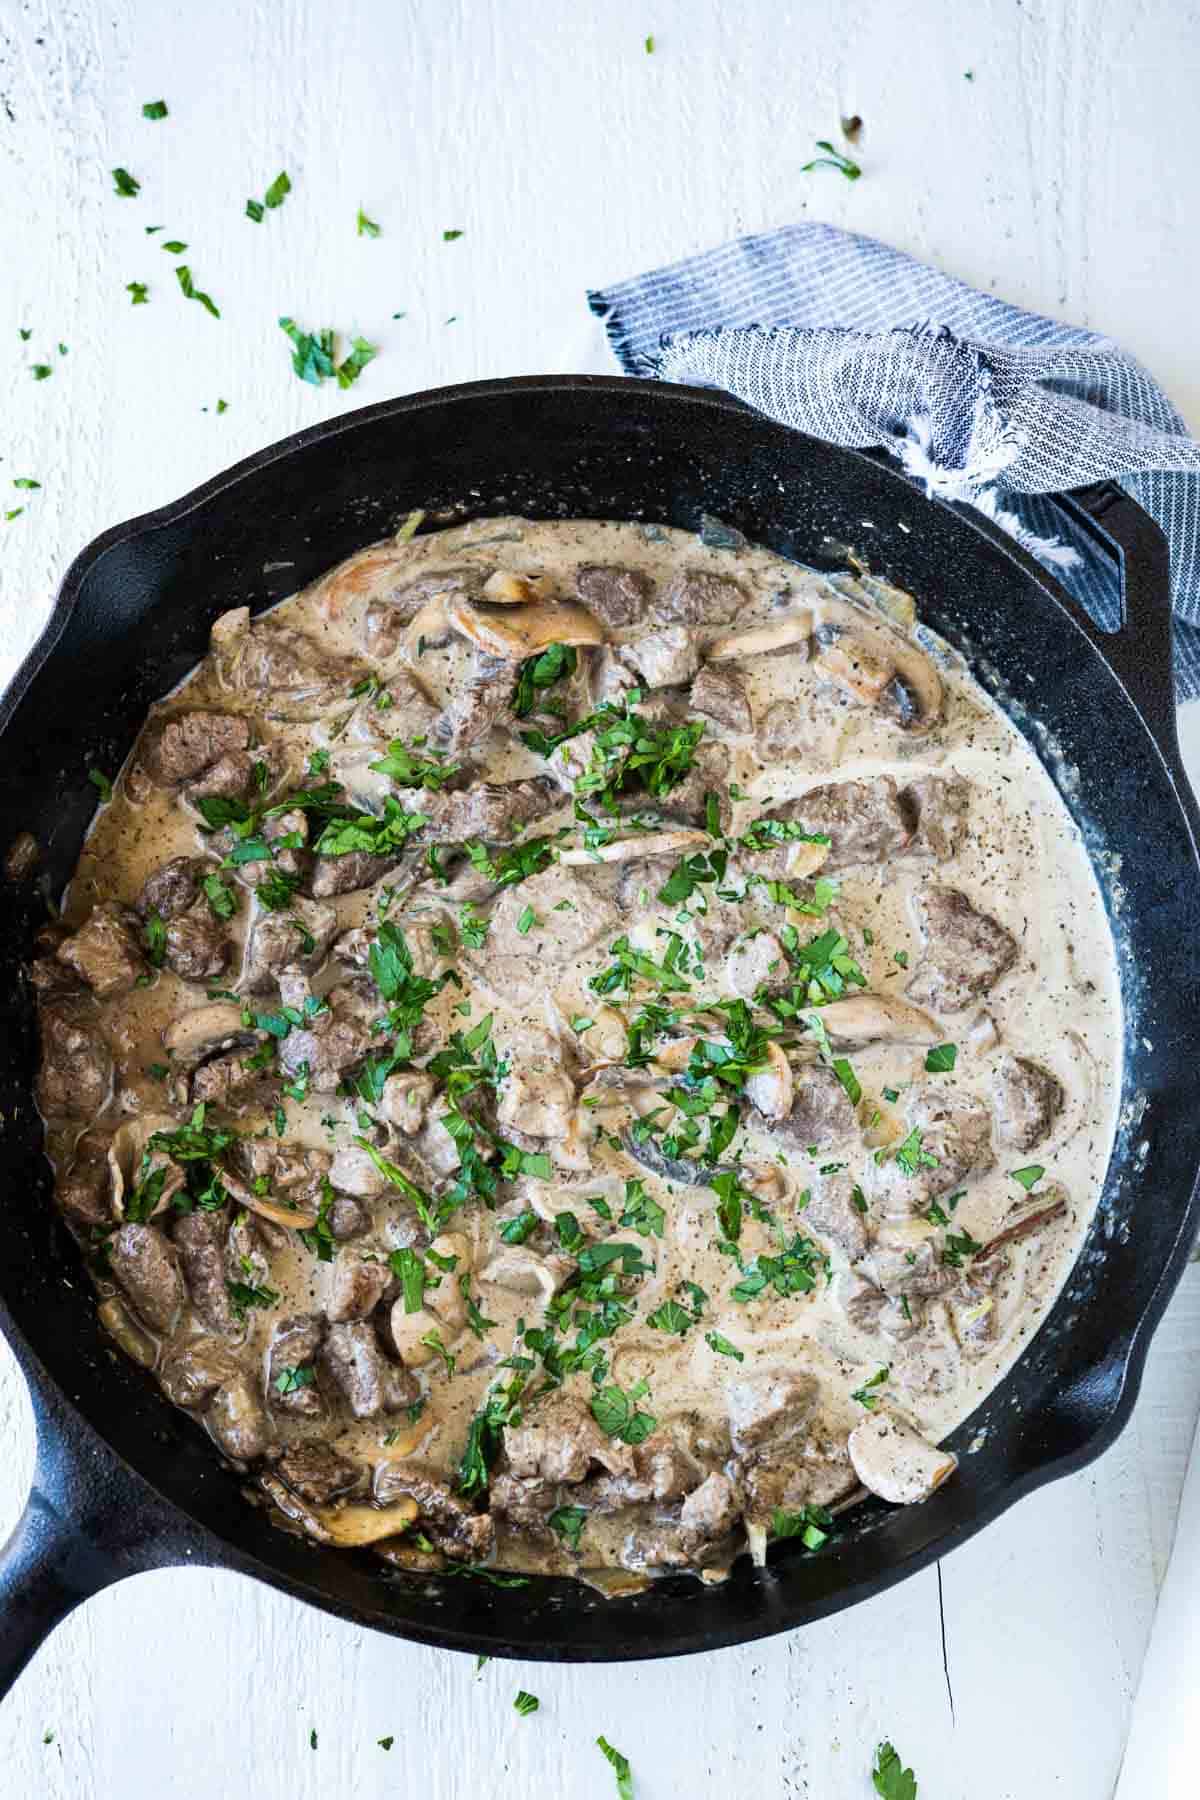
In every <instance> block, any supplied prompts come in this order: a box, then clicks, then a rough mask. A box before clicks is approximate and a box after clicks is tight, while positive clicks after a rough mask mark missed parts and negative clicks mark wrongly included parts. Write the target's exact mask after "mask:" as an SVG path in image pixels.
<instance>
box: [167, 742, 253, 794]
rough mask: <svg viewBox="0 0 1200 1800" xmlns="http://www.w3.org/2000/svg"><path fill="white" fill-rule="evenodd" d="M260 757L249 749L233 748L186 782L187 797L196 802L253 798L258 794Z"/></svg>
mask: <svg viewBox="0 0 1200 1800" xmlns="http://www.w3.org/2000/svg"><path fill="white" fill-rule="evenodd" d="M259 760H261V759H259V758H256V757H255V756H253V755H252V754H251V752H250V751H249V750H231V751H229V753H228V755H226V756H221V757H218V758H217V761H216V762H215V763H213V764H212V765H211V767H209V768H207V769H205V771H204V773H203V774H202V775H198V776H197V777H196V779H195V781H189V782H188V783H187V785H186V786H185V788H184V790H183V792H184V798H185V799H186V800H187V801H188V802H189V804H190V805H192V806H196V805H197V803H198V802H199V801H201V800H249V799H251V798H252V797H254V796H255V795H257V794H258V792H259V788H258V782H257V779H256V768H255V764H256V761H259Z"/></svg>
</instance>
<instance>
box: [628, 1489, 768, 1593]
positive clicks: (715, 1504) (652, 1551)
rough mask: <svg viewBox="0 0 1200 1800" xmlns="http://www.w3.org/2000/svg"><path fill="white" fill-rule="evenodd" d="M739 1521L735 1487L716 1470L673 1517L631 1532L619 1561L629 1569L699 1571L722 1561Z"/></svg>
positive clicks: (727, 1555)
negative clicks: (697, 1569)
mask: <svg viewBox="0 0 1200 1800" xmlns="http://www.w3.org/2000/svg"><path fill="white" fill-rule="evenodd" d="M740 1517H741V1497H740V1495H739V1492H738V1488H737V1485H736V1484H735V1482H734V1481H733V1480H732V1479H731V1478H730V1477H729V1476H728V1475H725V1474H722V1473H721V1472H720V1471H719V1470H716V1471H714V1472H713V1473H712V1474H711V1475H709V1476H708V1477H707V1478H706V1479H705V1480H704V1481H703V1482H702V1483H701V1484H700V1486H699V1487H698V1488H696V1489H695V1491H694V1492H693V1493H691V1494H689V1495H688V1496H687V1498H686V1499H685V1500H684V1501H683V1503H682V1505H681V1506H680V1508H679V1512H678V1515H677V1516H676V1517H670V1516H666V1517H664V1516H662V1515H661V1514H660V1515H658V1516H656V1517H655V1518H653V1519H652V1520H651V1521H650V1522H649V1523H648V1524H647V1525H645V1526H643V1527H641V1528H640V1529H637V1530H634V1531H633V1532H631V1533H630V1536H629V1538H628V1539H627V1540H626V1544H625V1548H624V1554H623V1557H622V1560H623V1562H624V1563H625V1566H626V1567H627V1568H631V1569H687V1568H705V1567H707V1566H709V1565H710V1564H713V1563H721V1562H724V1561H728V1560H729V1559H730V1558H731V1557H732V1553H733V1545H732V1543H731V1542H730V1536H731V1533H732V1531H733V1528H734V1526H735V1525H736V1524H737V1522H738V1519H739V1518H740Z"/></svg>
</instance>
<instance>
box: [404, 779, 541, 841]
mask: <svg viewBox="0 0 1200 1800" xmlns="http://www.w3.org/2000/svg"><path fill="white" fill-rule="evenodd" d="M398 798H399V800H400V804H401V805H402V806H403V807H404V808H405V809H406V811H409V812H419V813H421V814H423V816H424V818H425V819H426V821H427V822H426V823H425V824H424V825H422V826H421V828H420V830H419V831H417V832H416V833H415V834H414V837H413V842H414V843H415V844H462V843H465V842H466V840H467V839H468V838H482V839H483V841H484V842H485V843H489V844H494V843H498V842H503V841H505V840H507V839H508V838H511V837H515V836H516V834H517V832H518V831H519V830H520V828H521V827H522V826H524V825H528V824H530V823H531V822H532V821H533V820H534V819H540V818H541V817H542V815H543V814H544V813H548V812H550V811H552V810H553V808H554V807H555V806H557V805H558V804H559V803H560V800H561V795H560V794H559V792H558V790H557V788H556V787H555V785H554V783H553V782H552V781H550V780H548V779H547V778H546V777H545V776H543V775H536V776H533V777H532V778H530V779H526V780H523V781H481V782H479V783H478V784H477V785H476V786H475V787H470V788H463V789H461V790H458V791H455V790H452V789H446V790H444V791H443V792H442V793H440V794H430V793H426V792H425V791H424V790H422V789H420V788H401V789H400V791H399V795H398Z"/></svg>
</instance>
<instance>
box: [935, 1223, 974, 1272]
mask: <svg viewBox="0 0 1200 1800" xmlns="http://www.w3.org/2000/svg"><path fill="white" fill-rule="evenodd" d="M982 1249H983V1245H982V1244H981V1243H978V1242H977V1241H976V1239H975V1238H973V1237H972V1236H971V1234H970V1232H969V1231H948V1232H947V1233H946V1241H945V1243H944V1244H943V1245H942V1262H943V1263H944V1264H945V1266H946V1268H948V1269H961V1268H962V1266H963V1261H964V1259H965V1258H966V1257H968V1256H977V1255H978V1254H979V1252H980V1251H981V1250H982Z"/></svg>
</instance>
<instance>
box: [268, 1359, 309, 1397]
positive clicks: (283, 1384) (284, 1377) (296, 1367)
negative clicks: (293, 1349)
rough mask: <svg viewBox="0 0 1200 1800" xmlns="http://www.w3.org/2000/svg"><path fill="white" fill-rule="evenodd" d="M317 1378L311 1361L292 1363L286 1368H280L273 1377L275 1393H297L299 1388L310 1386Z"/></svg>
mask: <svg viewBox="0 0 1200 1800" xmlns="http://www.w3.org/2000/svg"><path fill="white" fill-rule="evenodd" d="M316 1379H317V1372H316V1370H315V1369H314V1368H313V1366H312V1364H311V1363H293V1364H292V1365H290V1366H289V1367H288V1368H286V1369H280V1371H279V1373H278V1375H277V1376H276V1377H275V1392H276V1393H277V1394H298V1393H299V1392H300V1390H301V1388H306V1387H311V1386H312V1384H313V1382H314V1381H315V1380H316Z"/></svg>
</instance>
